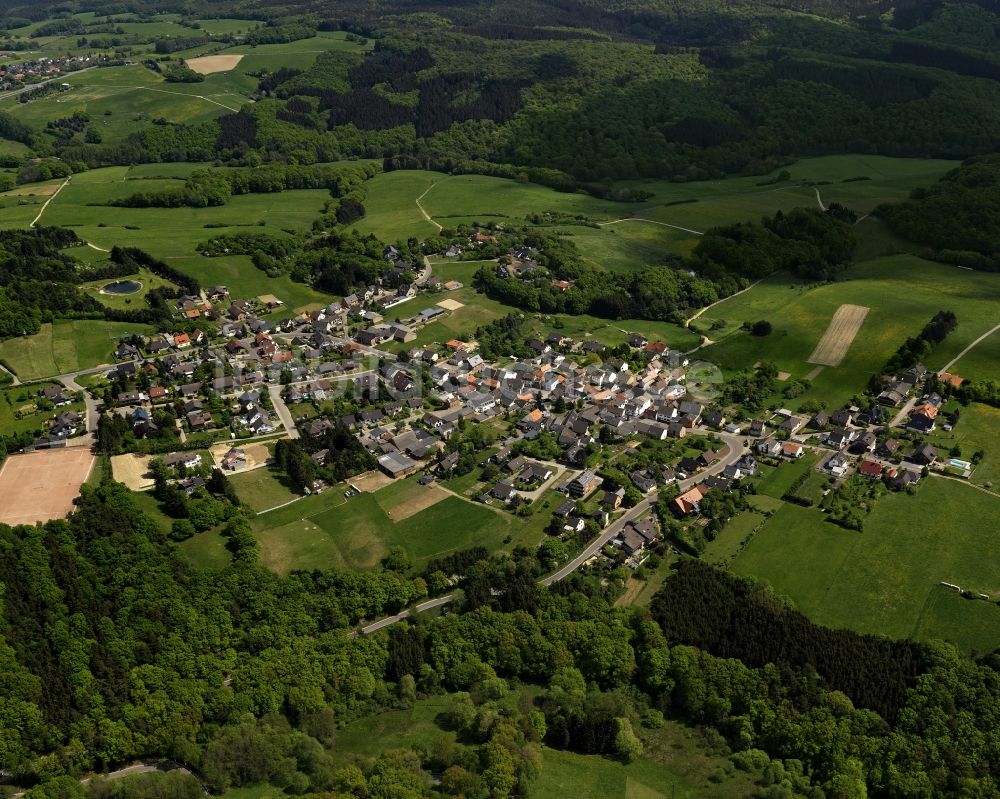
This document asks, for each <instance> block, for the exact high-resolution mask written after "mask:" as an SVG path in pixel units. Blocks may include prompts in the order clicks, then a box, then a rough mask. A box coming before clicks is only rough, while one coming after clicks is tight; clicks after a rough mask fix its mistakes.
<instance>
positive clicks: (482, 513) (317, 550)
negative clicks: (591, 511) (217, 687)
mask: <svg viewBox="0 0 1000 799" xmlns="http://www.w3.org/2000/svg"><path fill="white" fill-rule="evenodd" d="M339 488H340V487H339V486H336V487H334V488H332V489H330V490H329V491H328V492H325V493H324V494H323V495H321V496H320V497H317V498H315V501H314V500H313V498H309V499H305V500H302V501H301V502H296V503H295V504H293V505H289V506H288V507H287V508H281V509H279V510H276V511H274V512H272V513H268V514H265V515H263V516H259V517H258V518H257V519H256V520H255V521H254V535H255V536H256V537H257V540H258V542H259V543H260V550H261V562H262V563H263V564H264V565H266V566H267V567H268V568H270V569H273V570H274V571H276V572H278V573H279V574H285V573H287V572H289V571H291V570H292V569H313V568H351V569H370V568H373V567H375V566H377V565H378V564H379V562H380V561H381V559H382V558H383V557H385V555H386V554H388V552H389V550H390V549H391V548H392V547H396V546H399V547H403V548H404V549H405V550H406V551H407V552H409V553H410V555H411V556H412V557H413V559H414V561H415V563H416V564H418V565H419V564H423V563H426V562H427V561H428V560H430V559H431V558H434V557H440V556H442V555H446V554H448V553H449V552H453V551H455V550H457V549H465V548H468V547H471V546H476V545H483V546H486V547H487V549H491V550H495V549H499V548H500V547H501V545H502V543H503V539H504V538H505V536H506V535H507V534H509V533H512V532H513V525H514V519H513V517H509V516H501V515H500V514H499V513H496V512H494V511H492V510H489V509H488V508H485V507H481V506H478V505H474V504H472V503H470V502H466V501H465V500H461V499H458V498H457V497H447V498H445V499H443V500H442V501H441V502H439V503H437V504H436V505H432V506H431V507H429V508H427V509H426V510H423V511H420V512H419V513H416V514H414V515H413V516H410V517H409V518H406V519H403V520H402V521H400V522H394V521H393V520H392V519H390V518H389V516H388V514H387V513H386V512H385V510H383V508H382V506H381V505H380V504H379V502H378V500H377V499H376V496H375V495H374V494H359V495H357V496H354V497H352V498H351V499H349V500H347V501H346V502H344V501H342V500H343V495H342V494H341V493H340V491H339ZM383 490H384V489H383ZM330 493H333V494H335V499H336V498H337V497H339V499H340V500H341V502H339V503H338V504H335V505H333V507H329V505H330V504H331V501H330V500H326V499H324V498H325V497H326V496H327V495H328V494H330ZM335 499H334V501H335ZM519 524H520V523H519Z"/></svg>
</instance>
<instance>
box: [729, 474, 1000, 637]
mask: <svg viewBox="0 0 1000 799" xmlns="http://www.w3.org/2000/svg"><path fill="white" fill-rule="evenodd" d="M998 512H1000V500H998V499H997V498H996V497H993V496H990V495H989V494H985V493H983V492H981V491H978V490H976V489H975V488H972V487H970V486H967V485H962V484H961V483H959V482H957V481H951V480H944V479H939V478H929V479H927V480H926V481H925V482H924V484H922V485H921V486H920V487H919V488H918V489H917V494H916V496H909V495H907V494H905V493H903V494H889V495H888V496H885V497H883V498H882V499H880V500H879V501H878V503H877V504H876V506H875V508H874V510H873V511H872V512H871V514H870V515H869V516H868V517H867V519H866V521H865V529H864V531H863V532H860V533H859V532H853V531H847V530H844V529H842V528H840V527H837V526H835V525H833V524H830V523H828V522H826V521H825V517H824V515H823V514H822V513H821V512H819V511H818V510H816V509H811V508H810V509H807V508H801V507H798V506H795V505H784V506H783V507H781V508H780V510H778V512H777V513H776V514H775V515H774V516H773V517H772V518H771V519H770V520H769V521H768V522H767V524H766V525H765V526H764V528H763V529H762V530H761V531H760V532H759V533H757V535H756V536H755V537H754V539H753V540H752V541H751V543H750V545H749V546H748V547H747V549H746V550H745V551H744V552H743V553H742V554H741V555H740V556H739V557H738V558H737V559H736V560H735V562H734V564H733V569H734V570H735V571H736V572H737V573H740V574H748V575H754V576H756V577H760V578H763V579H766V580H768V581H769V582H770V583H771V584H772V585H773V586H774V588H775V590H776V591H777V592H778V593H780V594H784V595H786V596H788V597H790V598H791V599H792V601H793V602H794V603H795V605H796V606H797V607H798V608H799V610H801V611H802V612H804V613H805V614H807V615H808V616H809V617H810V618H811V619H812V620H813V621H816V622H818V623H820V624H826V625H830V626H833V627H851V628H853V629H856V630H859V631H861V632H875V633H882V634H885V635H889V636H892V637H897V638H902V637H908V636H926V635H929V634H930V633H929V632H928V631H929V630H935V631H936V632H935V633H934V634H935V635H938V634H941V632H940V631H941V629H942V627H941V625H940V624H939V623H937V622H934V621H933V618H931V619H930V620H929V621H927V622H922V621H921V617H922V609H923V608H924V606H925V604H926V603H927V601H928V597H929V596H930V595H931V594H932V592H935V591H936V590H937V587H938V583H940V582H941V581H946V582H951V583H956V584H958V585H961V586H962V587H963V588H968V589H969V590H973V591H976V592H982V593H987V594H990V595H993V596H996V595H998V594H1000V578H998V576H997V573H996V569H995V568H994V563H993V557H992V553H993V552H994V551H995V550H996V547H997V544H998V541H1000V532H998V530H997V527H996V523H995V520H996V518H997V514H998ZM977 604H978V603H968V604H967V605H964V606H962V609H968V608H973V609H974V610H976V609H977ZM953 610H954V609H953ZM949 618H950V622H951V623H952V626H953V632H952V633H951V635H950V636H949V637H952V638H953V639H954V640H966V639H968V640H972V637H974V638H975V640H978V641H980V642H982V640H983V636H982V635H980V634H979V633H976V632H975V630H976V629H979V627H980V622H979V621H977V620H976V619H972V620H971V621H970V622H969V624H970V630H971V632H965V631H964V625H965V620H964V615H963V614H959V613H957V612H950V616H949ZM970 636H971V637H970ZM991 641H992V643H991V646H994V647H995V646H997V645H1000V625H998V626H996V627H995V628H994V629H993V631H992V638H991ZM987 643H988V642H987Z"/></svg>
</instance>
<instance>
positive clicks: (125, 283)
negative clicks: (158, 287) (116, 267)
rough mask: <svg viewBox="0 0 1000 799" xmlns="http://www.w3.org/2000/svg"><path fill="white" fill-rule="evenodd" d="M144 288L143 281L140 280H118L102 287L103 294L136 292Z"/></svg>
mask: <svg viewBox="0 0 1000 799" xmlns="http://www.w3.org/2000/svg"><path fill="white" fill-rule="evenodd" d="M140 289H142V283H140V282H139V281H138V280H116V281H115V282H114V283H108V284H107V285H106V286H103V287H102V288H101V293H102V294H135V293H136V292H137V291H139V290H140Z"/></svg>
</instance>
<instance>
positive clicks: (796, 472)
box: [757, 452, 819, 499]
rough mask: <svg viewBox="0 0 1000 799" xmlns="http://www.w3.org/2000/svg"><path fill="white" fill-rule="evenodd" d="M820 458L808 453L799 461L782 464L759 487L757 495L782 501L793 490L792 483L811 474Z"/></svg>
mask: <svg viewBox="0 0 1000 799" xmlns="http://www.w3.org/2000/svg"><path fill="white" fill-rule="evenodd" d="M817 460H819V456H818V455H816V454H814V453H811V452H810V453H806V454H805V455H803V456H802V457H801V458H799V459H798V460H797V461H789V462H786V463H782V464H781V466H779V467H778V468H777V469H775V470H774V471H773V472H771V473H770V474H768V475H767V476H766V477H765V478H764V479H763V480H761V481H760V483H759V484H758V485H757V493H758V494H765V495H767V496H769V497H775V498H777V499H780V498H781V497H782V496H783V495H784V494H786V493H787V492H788V489H789V488H791V486H792V483H794V482H795V481H796V480H798V479H799V478H800V477H801V476H802V475H804V474H806V473H808V472H809V470H810V469H812V467H813V466H815V465H816V461H817Z"/></svg>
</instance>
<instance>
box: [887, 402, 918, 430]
mask: <svg viewBox="0 0 1000 799" xmlns="http://www.w3.org/2000/svg"><path fill="white" fill-rule="evenodd" d="M916 404H917V397H910V398H909V399H908V400H907V401H906V403H905V404H904V405H903V407H902V408H900V409H899V412H898V413H897V414H896V415H895V416H893V417H892V421H891V422H889V427H899V426H900V425H902V424H903V420H904V419H905V418H906V417H907V416H909V415H910V411H912V410H913V406H914V405H916Z"/></svg>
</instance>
